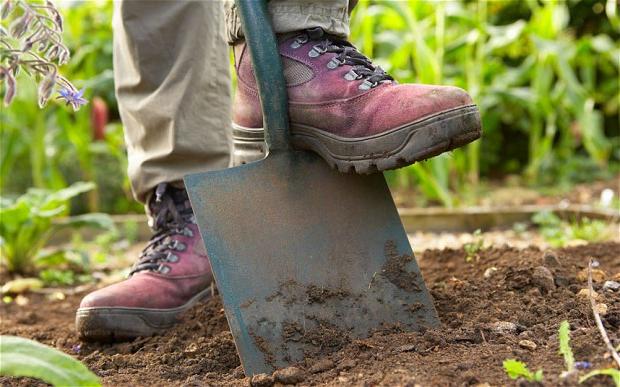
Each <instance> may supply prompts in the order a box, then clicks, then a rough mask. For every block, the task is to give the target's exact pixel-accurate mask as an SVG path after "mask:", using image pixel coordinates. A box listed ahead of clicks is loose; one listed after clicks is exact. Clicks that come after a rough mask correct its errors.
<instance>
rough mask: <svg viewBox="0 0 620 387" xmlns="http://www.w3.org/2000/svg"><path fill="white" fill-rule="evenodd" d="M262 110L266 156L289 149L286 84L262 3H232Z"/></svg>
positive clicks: (252, 0) (254, 0)
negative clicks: (254, 78) (239, 22)
mask: <svg viewBox="0 0 620 387" xmlns="http://www.w3.org/2000/svg"><path fill="white" fill-rule="evenodd" d="M235 3H236V5H237V8H238V10H239V16H240V17H241V25H242V26H243V32H244V35H245V41H246V44H247V46H248V48H249V50H250V56H251V58H252V65H253V68H254V76H255V77H256V84H257V85H258V91H259V94H260V104H261V109H262V111H263V127H264V128H265V141H266V142H267V147H268V149H269V152H270V153H273V151H278V150H287V149H289V146H290V145H289V128H288V101H287V92H286V81H285V80H284V75H283V72H282V62H281V60H280V54H279V50H278V45H277V41H276V37H275V35H274V33H273V29H272V28H271V22H270V18H269V13H268V11H267V1H266V0H235Z"/></svg>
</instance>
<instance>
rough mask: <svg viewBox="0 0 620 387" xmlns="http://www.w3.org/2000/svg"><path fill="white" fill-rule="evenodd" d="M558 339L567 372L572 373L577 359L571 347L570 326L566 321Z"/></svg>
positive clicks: (562, 325)
mask: <svg viewBox="0 0 620 387" xmlns="http://www.w3.org/2000/svg"><path fill="white" fill-rule="evenodd" d="M558 339H559V341H560V354H561V355H562V356H563V357H564V364H565V365H566V371H568V372H571V371H572V370H573V368H574V364H575V357H574V356H573V351H572V349H571V347H570V325H569V323H568V321H566V320H564V321H562V323H561V324H560V329H559V331H558Z"/></svg>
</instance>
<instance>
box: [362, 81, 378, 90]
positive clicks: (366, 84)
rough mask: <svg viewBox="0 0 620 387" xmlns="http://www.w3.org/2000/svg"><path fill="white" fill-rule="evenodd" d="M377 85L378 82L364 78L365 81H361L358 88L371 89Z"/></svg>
mask: <svg viewBox="0 0 620 387" xmlns="http://www.w3.org/2000/svg"><path fill="white" fill-rule="evenodd" d="M375 86H377V82H370V81H369V80H368V79H366V80H364V82H362V83H360V85H359V86H358V88H359V89H360V90H370V89H372V88H373V87H375Z"/></svg>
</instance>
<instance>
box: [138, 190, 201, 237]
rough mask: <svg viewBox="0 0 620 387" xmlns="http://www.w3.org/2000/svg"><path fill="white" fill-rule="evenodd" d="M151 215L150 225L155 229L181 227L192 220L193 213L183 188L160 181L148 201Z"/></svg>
mask: <svg viewBox="0 0 620 387" xmlns="http://www.w3.org/2000/svg"><path fill="white" fill-rule="evenodd" d="M148 206H149V211H150V212H151V214H152V215H153V224H152V225H151V227H152V228H153V229H154V230H155V231H162V230H166V229H169V228H179V227H183V226H184V225H185V224H186V223H193V222H194V220H193V219H194V213H193V211H192V207H191V205H190V202H189V197H188V196H187V191H186V190H185V189H184V188H176V187H174V186H172V185H170V184H166V183H162V184H159V185H158V186H157V188H156V189H155V195H153V196H152V197H151V200H149V203H148Z"/></svg>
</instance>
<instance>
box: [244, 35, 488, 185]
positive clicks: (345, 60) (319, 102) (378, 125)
mask: <svg viewBox="0 0 620 387" xmlns="http://www.w3.org/2000/svg"><path fill="white" fill-rule="evenodd" d="M279 48H280V54H281V57H282V64H283V68H284V76H285V78H286V81H287V86H288V98H289V102H288V103H289V115H290V129H291V142H292V144H293V146H294V147H296V148H298V149H308V150H312V151H314V152H316V153H318V154H319V155H320V156H321V157H323V158H324V159H325V160H326V161H327V163H328V164H329V165H330V166H332V167H334V168H338V170H340V171H341V172H357V173H372V172H377V171H383V170H387V169H394V168H400V167H404V166H406V165H409V164H412V163H414V162H416V161H421V160H425V159H427V158H430V157H433V156H436V155H438V154H440V153H443V152H446V151H449V150H452V149H455V148H458V147H461V146H463V145H465V144H467V143H469V142H471V141H474V140H476V139H477V138H479V137H480V135H481V124H480V113H479V111H478V108H477V107H476V105H474V103H473V102H472V99H471V97H470V96H469V95H468V94H467V93H466V92H465V91H464V90H462V89H460V88H457V87H451V86H432V85H420V84H402V85H401V84H398V83H397V82H396V81H394V79H393V78H392V77H391V76H390V75H389V74H387V73H386V72H385V71H383V70H382V69H381V68H380V67H378V66H375V65H374V64H372V62H371V61H370V60H369V59H368V58H367V57H365V56H364V55H362V54H361V53H360V52H358V51H357V50H356V49H355V47H353V46H352V45H351V44H350V43H349V42H347V41H345V40H342V39H341V38H337V37H333V36H330V35H327V34H325V33H324V31H323V30H322V29H320V28H315V29H310V30H306V31H303V32H301V33H299V34H292V35H287V36H283V37H280V39H279ZM235 68H236V71H237V76H238V84H237V92H236V94H235V103H234V105H233V128H234V129H235V130H239V131H249V132H251V131H252V130H256V129H257V128H260V127H262V122H263V119H262V113H261V109H260V102H259V97H258V91H257V87H256V81H255V79H254V73H253V71H252V64H251V60H250V56H249V52H248V50H247V48H246V46H245V44H244V43H243V42H241V43H239V44H237V45H236V46H235Z"/></svg>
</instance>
